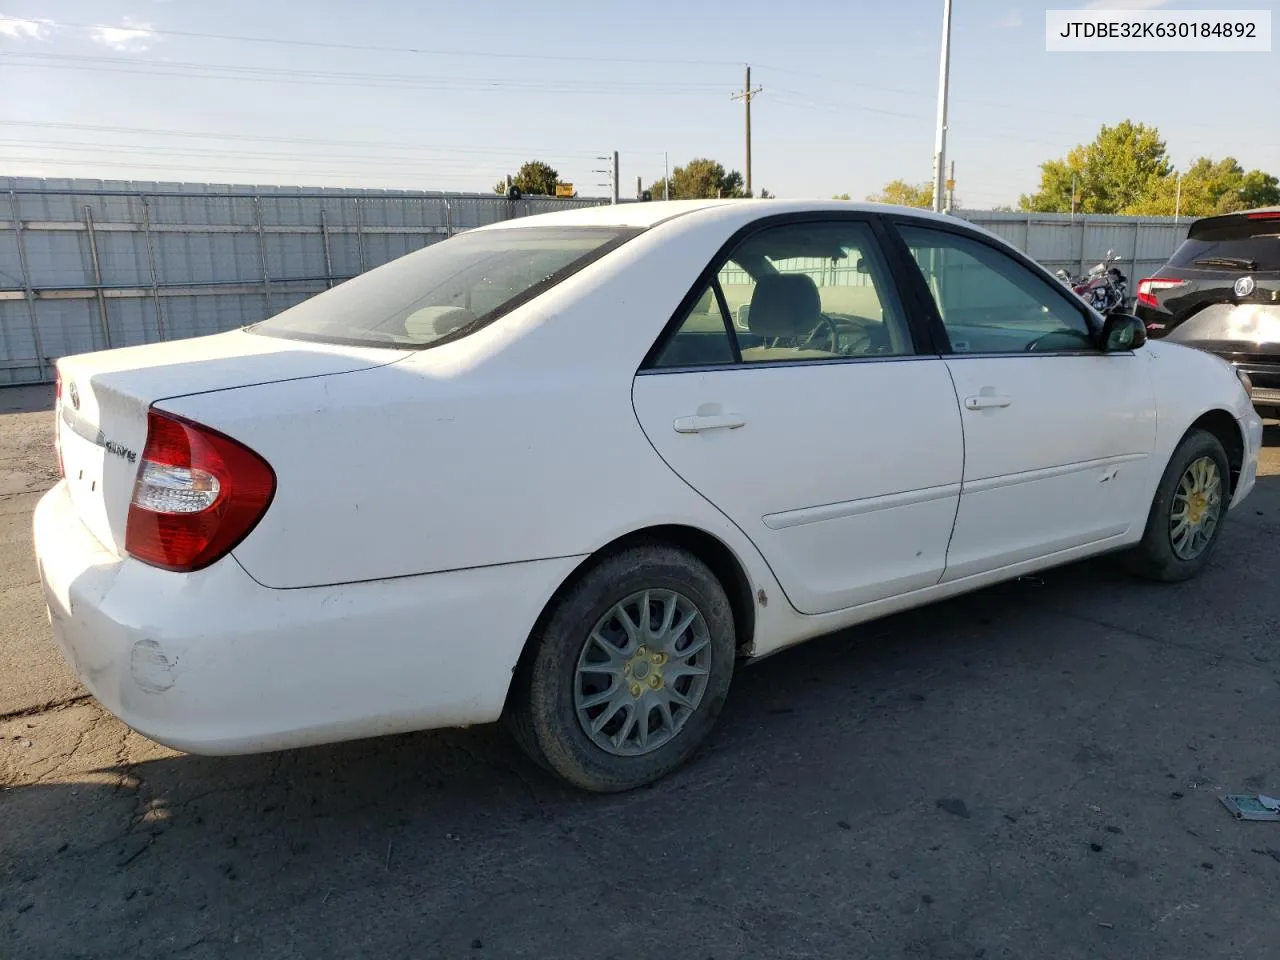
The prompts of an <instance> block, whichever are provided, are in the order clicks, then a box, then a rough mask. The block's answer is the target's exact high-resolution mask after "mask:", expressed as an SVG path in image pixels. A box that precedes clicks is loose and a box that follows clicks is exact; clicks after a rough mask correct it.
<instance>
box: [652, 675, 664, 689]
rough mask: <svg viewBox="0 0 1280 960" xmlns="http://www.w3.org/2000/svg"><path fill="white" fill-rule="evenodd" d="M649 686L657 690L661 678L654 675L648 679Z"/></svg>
mask: <svg viewBox="0 0 1280 960" xmlns="http://www.w3.org/2000/svg"><path fill="white" fill-rule="evenodd" d="M649 686H651V687H653V689H655V690H657V689H658V687H660V686H662V678H661V677H660V676H658V675H657V674H656V673H655V674H654V675H653V676H651V677H650V678H649Z"/></svg>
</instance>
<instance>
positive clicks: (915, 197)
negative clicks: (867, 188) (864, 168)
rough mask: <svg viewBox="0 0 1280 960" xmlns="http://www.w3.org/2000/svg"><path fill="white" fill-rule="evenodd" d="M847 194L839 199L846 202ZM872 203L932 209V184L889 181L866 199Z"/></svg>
mask: <svg viewBox="0 0 1280 960" xmlns="http://www.w3.org/2000/svg"><path fill="white" fill-rule="evenodd" d="M848 198H849V195H848V194H844V195H843V196H842V197H841V198H840V199H843V200H847V199H848ZM867 199H868V200H870V201H871V202H872V203H892V204H896V205H898V206H900V207H932V206H933V184H932V183H921V184H912V183H907V181H905V180H890V181H889V182H888V183H886V184H885V185H884V189H883V190H881V191H880V192H879V193H873V194H871V195H870V196H868V197H867Z"/></svg>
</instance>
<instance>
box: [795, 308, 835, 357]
mask: <svg viewBox="0 0 1280 960" xmlns="http://www.w3.org/2000/svg"><path fill="white" fill-rule="evenodd" d="M818 316H819V317H821V318H822V322H821V323H819V324H818V325H817V326H816V327H814V328H813V329H812V330H810V331H809V336H807V337H805V338H804V343H802V344H800V348H801V349H804V348H805V347H808V346H809V344H811V343H813V338H814V337H816V336H818V331H819V330H821V329H822V328H823V327H826V328H827V338H828V343H827V352H828V353H839V352H840V328H839V327H837V326H836V322H835V321H834V320H832V319H831V318H830V317H828V316H827V315H826V314H825V313H820V314H818Z"/></svg>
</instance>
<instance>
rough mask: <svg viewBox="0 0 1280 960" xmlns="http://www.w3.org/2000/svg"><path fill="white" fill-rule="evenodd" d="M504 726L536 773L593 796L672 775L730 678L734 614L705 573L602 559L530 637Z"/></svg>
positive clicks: (652, 559) (660, 557) (679, 563)
mask: <svg viewBox="0 0 1280 960" xmlns="http://www.w3.org/2000/svg"><path fill="white" fill-rule="evenodd" d="M530 643H531V644H532V645H533V646H532V648H531V651H530V655H529V656H528V657H526V658H525V660H524V661H523V662H522V663H521V666H520V668H519V669H518V670H517V672H516V676H515V678H514V681H513V688H512V696H511V699H510V702H509V706H508V710H507V721H508V725H509V726H510V727H511V729H512V732H513V733H514V734H515V737H516V740H517V742H519V744H520V745H521V747H522V748H523V749H524V750H525V752H526V753H528V754H529V756H530V757H532V758H533V759H534V760H535V761H536V762H538V763H539V764H541V765H542V766H544V767H546V768H547V769H549V770H551V771H552V772H553V773H556V774H557V775H559V776H560V777H562V778H563V779H565V780H567V781H569V782H570V783H572V784H574V785H575V786H578V787H581V788H583V789H585V790H590V791H594V792H601V793H605V792H617V791H622V790H630V789H633V788H635V787H638V786H641V785H643V784H646V783H650V782H652V781H654V780H657V779H659V778H661V777H663V776H665V775H666V774H668V773H670V772H671V771H672V770H674V769H675V768H677V767H679V766H680V765H681V764H683V763H684V762H685V761H686V760H688V759H689V757H690V756H692V755H693V753H694V752H695V751H696V750H697V749H698V747H699V746H700V745H701V744H702V742H703V741H704V740H705V739H706V737H707V735H708V734H709V733H710V731H711V728H712V727H713V726H714V724H715V721H716V718H717V717H718V716H719V714H720V710H721V708H722V707H723V705H724V700H725V696H726V694H727V693H728V690H729V683H730V681H731V680H732V678H733V666H734V657H735V649H736V643H735V634H734V622H733V610H732V608H731V607H730V605H729V599H728V597H727V596H726V595H725V591H724V587H723V586H722V585H721V584H720V582H719V580H717V579H716V576H715V574H713V573H712V572H711V570H710V569H708V567H707V566H706V564H704V563H702V561H700V560H699V559H697V558H696V557H694V556H693V555H692V554H689V553H687V552H685V551H684V550H680V549H678V548H676V547H672V546H667V545H661V544H650V545H641V546H635V547H630V548H627V549H625V550H622V551H620V552H618V553H615V554H612V555H609V556H606V557H605V558H603V559H602V560H600V561H599V562H597V563H596V565H595V566H594V567H592V568H591V569H589V570H588V571H587V572H586V574H585V575H583V576H582V577H581V578H580V579H579V580H578V581H577V582H576V583H575V584H574V585H573V586H572V587H570V589H569V590H568V591H567V592H566V593H565V595H564V596H563V597H561V598H560V599H559V600H558V601H557V602H556V604H555V606H554V608H553V609H552V610H551V611H550V614H549V616H548V617H547V618H546V619H545V621H544V626H543V627H542V628H541V629H540V630H539V631H538V632H537V634H536V635H535V636H534V637H532V638H531V640H530Z"/></svg>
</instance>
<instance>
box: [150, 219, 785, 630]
mask: <svg viewBox="0 0 1280 960" xmlns="http://www.w3.org/2000/svg"><path fill="white" fill-rule="evenodd" d="M724 236H725V234H724V233H723V232H722V231H721V230H719V229H713V230H709V231H707V230H702V231H672V232H669V233H667V234H666V235H663V231H662V230H661V229H660V228H659V229H655V230H654V231H651V233H649V234H646V235H644V236H642V237H640V238H637V239H636V240H633V241H631V242H630V243H628V244H626V245H625V246H623V247H622V248H620V249H619V250H618V251H616V252H615V254H613V255H612V256H610V257H608V258H605V259H603V260H601V261H599V262H598V263H597V264H595V265H593V266H592V267H589V268H587V270H584V271H583V272H582V273H580V274H578V275H577V276H575V277H573V278H571V279H570V280H568V281H566V282H565V283H564V284H562V285H561V286H560V287H557V288H555V289H554V290H552V291H550V292H549V294H548V295H544V296H543V297H541V298H539V299H537V300H535V301H532V302H531V303H529V304H527V305H526V306H525V307H522V308H521V309H520V310H518V311H516V312H514V313H512V314H510V315H509V316H508V317H506V318H504V319H503V320H500V321H498V322H496V323H494V324H492V325H491V326H490V327H488V328H485V329H484V330H481V331H479V332H477V333H476V334H473V335H472V336H470V337H467V338H465V339H463V340H460V341H458V342H456V343H453V344H448V345H444V346H441V347H437V348H434V349H429V350H424V351H422V352H420V353H417V354H415V355H413V356H412V357H410V358H409V359H408V360H405V361H403V362H400V363H396V364H391V365H388V366H385V367H381V368H378V369H373V370H363V371H356V372H352V373H348V374H342V375H338V376H330V377H316V378H312V379H307V380H296V381H291V382H288V383H275V384H267V385H263V386H257V387H245V388H241V389H236V390H227V391H221V392H219V393H211V394H204V395H200V396H191V397H184V398H179V399H175V400H170V401H166V402H165V403H164V404H162V406H163V407H164V408H165V409H168V410H171V411H172V412H174V413H179V414H181V415H183V416H187V417H191V418H193V419H195V420H197V421H199V422H201V423H205V424H208V425H209V426H212V427H214V428H215V429H218V430H222V431H224V432H225V433H227V434H229V435H230V436H232V437H235V438H236V439H238V440H240V441H241V442H243V443H246V444H248V445H249V446H250V447H251V448H253V449H254V450H256V451H257V452H258V453H259V454H261V455H262V456H263V457H265V458H266V459H267V461H268V462H270V463H271V465H272V467H273V468H274V469H275V470H276V474H277V482H278V487H277V493H276V497H275V500H274V501H273V503H272V505H271V507H270V509H269V510H268V512H267V514H266V516H265V517H264V518H263V520H262V521H261V522H260V523H259V524H258V526H257V527H256V528H255V529H254V530H253V532H252V533H251V534H250V535H249V536H248V537H247V538H246V539H245V541H244V542H243V543H241V544H240V545H239V546H238V547H237V548H236V549H235V551H234V555H235V558H236V559H237V560H238V561H239V562H240V563H241V564H242V565H243V566H244V568H245V569H246V570H247V571H248V572H249V574H250V575H251V576H253V577H254V578H255V579H256V580H258V581H259V582H260V583H262V584H264V585H266V586H269V587H277V588H291V587H305V586H314V585H320V584H335V583H348V582H354V581H361V580H372V579H382V578H389V577H399V576H406V575H412V574H423V573H431V572H438V571H443V570H455V569H461V568H468V567H476V566H485V565H493V564H507V563H518V562H522V561H528V560H535V559H543V558H551V557H585V556H586V555H589V554H590V553H592V552H593V551H595V550H596V549H598V548H599V547H601V546H602V545H604V544H607V543H609V542H610V541H612V540H614V539H616V538H617V537H619V536H622V535H625V534H627V533H630V532H633V531H635V530H637V529H640V528H644V527H648V526H653V525H659V524H684V525H689V526H694V527H697V528H699V529H702V530H705V531H706V532H708V533H711V534H712V535H714V536H717V537H718V538H720V539H721V540H722V542H724V543H725V544H726V545H727V546H729V548H730V549H731V550H733V551H734V553H735V554H736V555H737V556H738V557H739V559H740V560H741V561H742V563H743V565H744V567H745V568H746V570H747V572H748V575H749V579H750V580H751V583H752V591H753V595H754V594H755V592H756V591H757V590H759V589H764V590H765V591H766V596H767V597H777V598H778V602H777V603H775V604H774V605H773V608H772V609H771V610H770V611H769V614H770V615H772V614H774V613H775V612H776V613H778V614H784V613H785V604H784V603H783V602H782V594H781V591H780V590H779V589H778V588H777V586H776V582H775V581H774V580H773V578H772V575H771V574H770V573H769V570H768V567H767V566H766V565H765V563H764V561H763V559H762V558H761V557H760V555H759V554H758V553H757V552H756V550H755V548H754V546H753V545H752V544H751V542H750V541H749V540H748V539H747V538H746V537H745V535H743V534H742V533H741V531H739V530H738V529H737V528H736V527H735V526H733V524H731V523H730V522H729V521H728V520H727V519H726V518H725V517H724V516H723V515H722V514H721V513H720V512H719V511H718V510H717V509H715V508H714V507H713V506H712V505H711V504H709V503H708V502H707V501H706V500H705V499H704V498H702V497H701V496H700V495H699V494H697V493H695V492H694V491H693V490H692V489H691V488H690V487H689V486H688V485H687V484H685V483H684V482H683V481H682V480H680V479H679V478H678V477H677V476H676V475H675V474H674V473H673V472H672V471H671V470H670V468H668V467H667V465H666V464H665V463H664V462H663V461H662V460H661V459H660V458H659V457H658V456H657V454H656V453H655V452H654V450H653V448H652V447H651V445H650V444H649V441H648V440H647V438H646V437H645V435H644V433H643V431H642V430H641V428H640V426H639V424H638V422H637V420H636V417H635V412H634V410H633V408H632V403H631V384H632V380H633V377H634V373H635V370H636V368H637V367H638V365H639V363H640V361H641V359H642V358H643V356H644V354H645V352H646V351H647V350H648V348H649V346H650V345H651V344H652V342H653V340H654V338H655V337H656V336H657V335H658V333H659V332H660V331H661V329H662V327H663V325H664V323H665V322H666V321H667V319H668V318H669V317H670V315H671V313H672V311H673V310H674V309H675V307H676V306H677V305H678V303H679V301H680V299H681V298H682V297H683V295H684V294H685V293H686V292H687V290H688V288H689V284H690V283H692V281H693V279H694V278H695V277H696V276H697V273H698V271H699V270H700V269H701V267H702V266H703V265H704V264H705V263H706V261H707V260H708V259H709V258H710V256H711V255H712V254H713V253H714V251H715V250H716V249H717V248H718V247H719V245H720V243H721V242H722V240H723V237H724Z"/></svg>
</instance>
